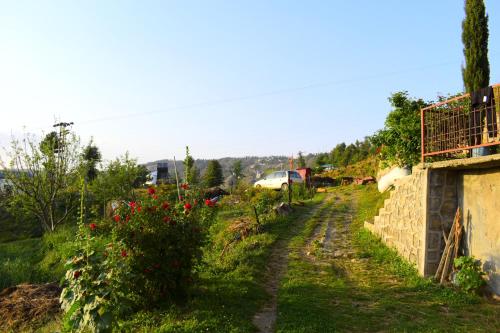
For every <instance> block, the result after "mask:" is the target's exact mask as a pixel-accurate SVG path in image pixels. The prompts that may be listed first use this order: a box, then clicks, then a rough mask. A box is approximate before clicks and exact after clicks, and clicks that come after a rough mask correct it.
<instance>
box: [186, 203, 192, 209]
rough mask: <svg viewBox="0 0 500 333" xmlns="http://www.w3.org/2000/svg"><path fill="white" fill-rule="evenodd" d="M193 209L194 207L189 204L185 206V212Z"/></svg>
mask: <svg viewBox="0 0 500 333" xmlns="http://www.w3.org/2000/svg"><path fill="white" fill-rule="evenodd" d="M191 208H193V206H191V204H190V203H189V202H188V203H186V204H185V205H184V209H185V210H190V209H191Z"/></svg>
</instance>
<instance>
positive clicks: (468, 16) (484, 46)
mask: <svg viewBox="0 0 500 333" xmlns="http://www.w3.org/2000/svg"><path fill="white" fill-rule="evenodd" d="M488 35H489V32H488V15H487V14H486V9H485V6H484V1H483V0H466V1H465V19H464V20H463V21H462V43H463V44H464V56H465V67H464V66H462V78H463V81H464V87H465V90H466V91H467V92H474V91H476V90H478V89H481V88H485V87H487V86H488V85H489V82H490V64H489V61H488Z"/></svg>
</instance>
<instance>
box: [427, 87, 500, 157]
mask: <svg viewBox="0 0 500 333" xmlns="http://www.w3.org/2000/svg"><path fill="white" fill-rule="evenodd" d="M493 91H494V94H493V96H494V98H490V100H489V101H488V102H487V103H483V104H481V105H479V106H475V107H472V105H471V97H470V94H464V95H461V96H458V97H454V98H450V99H448V100H446V101H443V102H439V103H436V104H433V105H431V106H428V107H426V108H423V109H422V110H421V138H422V141H421V142H422V162H425V158H426V157H436V158H439V159H453V158H465V157H470V156H471V152H472V149H474V148H481V147H488V146H494V145H500V84H496V85H494V86H493Z"/></svg>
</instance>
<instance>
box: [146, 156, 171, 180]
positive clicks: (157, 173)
mask: <svg viewBox="0 0 500 333" xmlns="http://www.w3.org/2000/svg"><path fill="white" fill-rule="evenodd" d="M149 176H150V178H151V180H150V181H149V182H147V184H151V185H158V184H161V183H168V182H169V181H170V174H169V173H168V163H167V162H160V163H156V166H155V168H154V169H153V170H152V171H151V172H150V173H149Z"/></svg>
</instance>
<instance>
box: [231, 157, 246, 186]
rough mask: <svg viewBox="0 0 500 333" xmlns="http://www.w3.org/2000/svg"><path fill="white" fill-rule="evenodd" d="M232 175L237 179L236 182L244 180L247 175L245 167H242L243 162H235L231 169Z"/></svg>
mask: <svg viewBox="0 0 500 333" xmlns="http://www.w3.org/2000/svg"><path fill="white" fill-rule="evenodd" d="M231 173H232V174H233V176H234V177H235V178H236V182H238V181H239V180H240V179H242V178H243V177H244V176H245V175H244V174H243V167H242V165H241V160H236V161H234V163H233V165H232V167H231Z"/></svg>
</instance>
